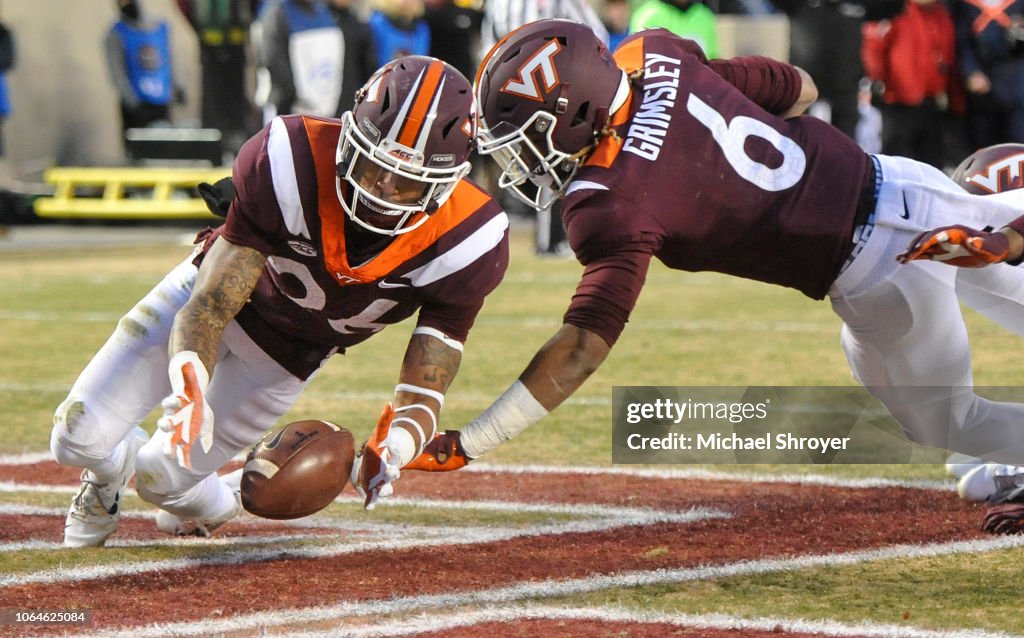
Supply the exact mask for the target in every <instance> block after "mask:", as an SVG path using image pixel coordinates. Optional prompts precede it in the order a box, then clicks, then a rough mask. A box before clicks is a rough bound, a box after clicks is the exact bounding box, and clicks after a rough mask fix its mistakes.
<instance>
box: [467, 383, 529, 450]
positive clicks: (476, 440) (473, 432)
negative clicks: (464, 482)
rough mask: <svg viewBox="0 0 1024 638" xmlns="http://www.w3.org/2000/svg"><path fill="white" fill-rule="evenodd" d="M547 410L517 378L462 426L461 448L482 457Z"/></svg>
mask: <svg viewBox="0 0 1024 638" xmlns="http://www.w3.org/2000/svg"><path fill="white" fill-rule="evenodd" d="M547 413H548V411H547V410H546V409H545V408H544V406H543V405H541V404H540V402H539V401H537V399H536V398H534V396H533V395H532V394H530V391H529V390H528V389H526V386H525V385H523V383H522V381H518V380H517V381H516V382H515V383H513V384H512V386H511V387H510V388H509V389H508V390H506V391H505V394H503V395H501V396H500V397H498V399H497V400H496V401H495V402H494V403H492V404H491V407H489V408H487V409H486V410H484V411H483V413H482V414H481V415H480V416H478V417H477V418H475V419H473V421H471V422H470V423H469V425H467V426H466V427H464V428H462V430H461V431H460V441H461V443H462V450H463V451H464V452H465V453H466V455H467V456H469V457H470V458H473V459H477V458H480V457H481V456H483V455H484V454H487V453H488V452H490V451H491V450H493V449H494V448H496V447H498V446H499V445H501V444H502V443H504V442H505V441H507V440H509V439H511V438H512V437H514V436H516V435H517V434H519V433H520V432H522V431H523V430H525V429H526V428H528V427H530V426H531V425H533V424H534V423H536V422H537V421H540V420H541V419H542V418H544V417H545V416H546V415H547Z"/></svg>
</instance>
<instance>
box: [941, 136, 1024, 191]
mask: <svg viewBox="0 0 1024 638" xmlns="http://www.w3.org/2000/svg"><path fill="white" fill-rule="evenodd" d="M952 179H953V181H954V182H956V183H957V184H960V186H962V187H963V189H964V190H966V191H967V192H968V193H974V194H975V195H990V194H992V193H1002V192H1004V191H1010V190H1015V189H1018V188H1022V187H1024V144H1013V143H1011V144H996V145H995V146H987V147H985V148H982V149H979V150H978V151H975V152H974V153H973V154H972V155H971V156H970V157H968V158H967V159H965V160H964V161H962V162H960V165H959V166H957V167H956V171H955V172H954V173H953V176H952Z"/></svg>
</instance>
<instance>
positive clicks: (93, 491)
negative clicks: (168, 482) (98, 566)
mask: <svg viewBox="0 0 1024 638" xmlns="http://www.w3.org/2000/svg"><path fill="white" fill-rule="evenodd" d="M147 440H149V435H148V434H146V431H145V430H143V429H142V428H139V427H136V428H135V429H133V430H132V431H131V432H129V433H128V436H127V437H126V438H125V445H126V447H125V454H124V464H123V465H122V466H121V472H120V473H119V474H118V477H117V479H116V480H114V481H111V482H109V483H99V482H98V481H97V480H96V475H94V474H93V473H92V472H90V471H89V470H84V471H83V472H82V488H81V489H80V490H78V494H76V495H75V498H74V499H72V501H71V508H70V509H68V515H67V518H66V519H64V546H65V547H102V546H103V544H104V543H106V542H107V538H109V537H110V535H111V534H113V533H114V532H115V531H116V530H117V522H118V520H119V519H120V518H121V509H120V501H121V491H122V490H123V489H124V486H125V485H127V484H128V480H129V479H131V477H132V475H133V474H135V457H136V455H137V454H138V453H139V449H140V448H141V447H142V446H143V445H144V444H145V443H146V441H147Z"/></svg>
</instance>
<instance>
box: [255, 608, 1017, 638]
mask: <svg viewBox="0 0 1024 638" xmlns="http://www.w3.org/2000/svg"><path fill="white" fill-rule="evenodd" d="M537 619H541V620H556V621H558V620H578V621H595V620H596V621H600V622H602V623H609V626H608V627H607V628H606V629H607V632H608V633H609V635H611V634H613V633H614V631H615V630H616V629H617V627H616V626H615V625H614V624H615V623H617V624H626V623H629V624H665V625H673V626H676V627H680V628H686V629H708V630H730V629H731V630H745V631H762V632H768V633H773V632H776V631H785V632H790V633H809V634H813V635H815V636H836V637H865V638H1012V636H1011V634H1005V633H1001V632H991V631H984V630H981V629H967V630H964V629H955V630H932V629H916V628H913V627H907V626H905V625H884V624H877V623H867V622H865V623H859V624H850V623H840V622H835V621H829V620H801V619H796V620H794V619H791V618H772V617H768V618H744V617H742V616H729V615H725V614H672V613H658V612H641V611H635V610H630V609H614V608H601V607H574V608H564V607H550V606H543V605H509V606H505V607H499V608H491V609H486V610H479V611H466V612H453V611H450V610H444V611H441V612H439V613H435V614H433V615H432V614H429V613H428V614H421V615H419V616H416V617H415V618H412V619H407V620H399V621H394V622H380V621H377V622H374V624H373V626H371V627H360V628H350V629H343V628H339V627H332V628H330V629H326V630H323V631H303V632H288V633H282V634H271V635H273V636H275V637H276V638H320V637H323V636H339V637H345V638H377V637H378V636H409V635H416V634H424V635H428V634H437V635H442V634H443V633H444V632H445V631H448V630H451V629H456V628H459V627H472V626H475V625H480V624H483V623H511V622H518V621H524V620H537Z"/></svg>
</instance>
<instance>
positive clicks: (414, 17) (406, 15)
mask: <svg viewBox="0 0 1024 638" xmlns="http://www.w3.org/2000/svg"><path fill="white" fill-rule="evenodd" d="M375 4H376V9H375V10H374V11H373V13H372V14H371V15H370V28H371V29H372V30H373V39H374V41H375V42H376V43H377V63H378V64H379V65H381V66H383V65H385V64H387V63H388V62H390V61H392V60H396V59H398V58H401V57H405V56H407V55H429V54H430V26H429V25H428V24H427V21H426V19H425V18H424V17H423V13H424V6H423V0H377V1H376V3H375Z"/></svg>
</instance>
